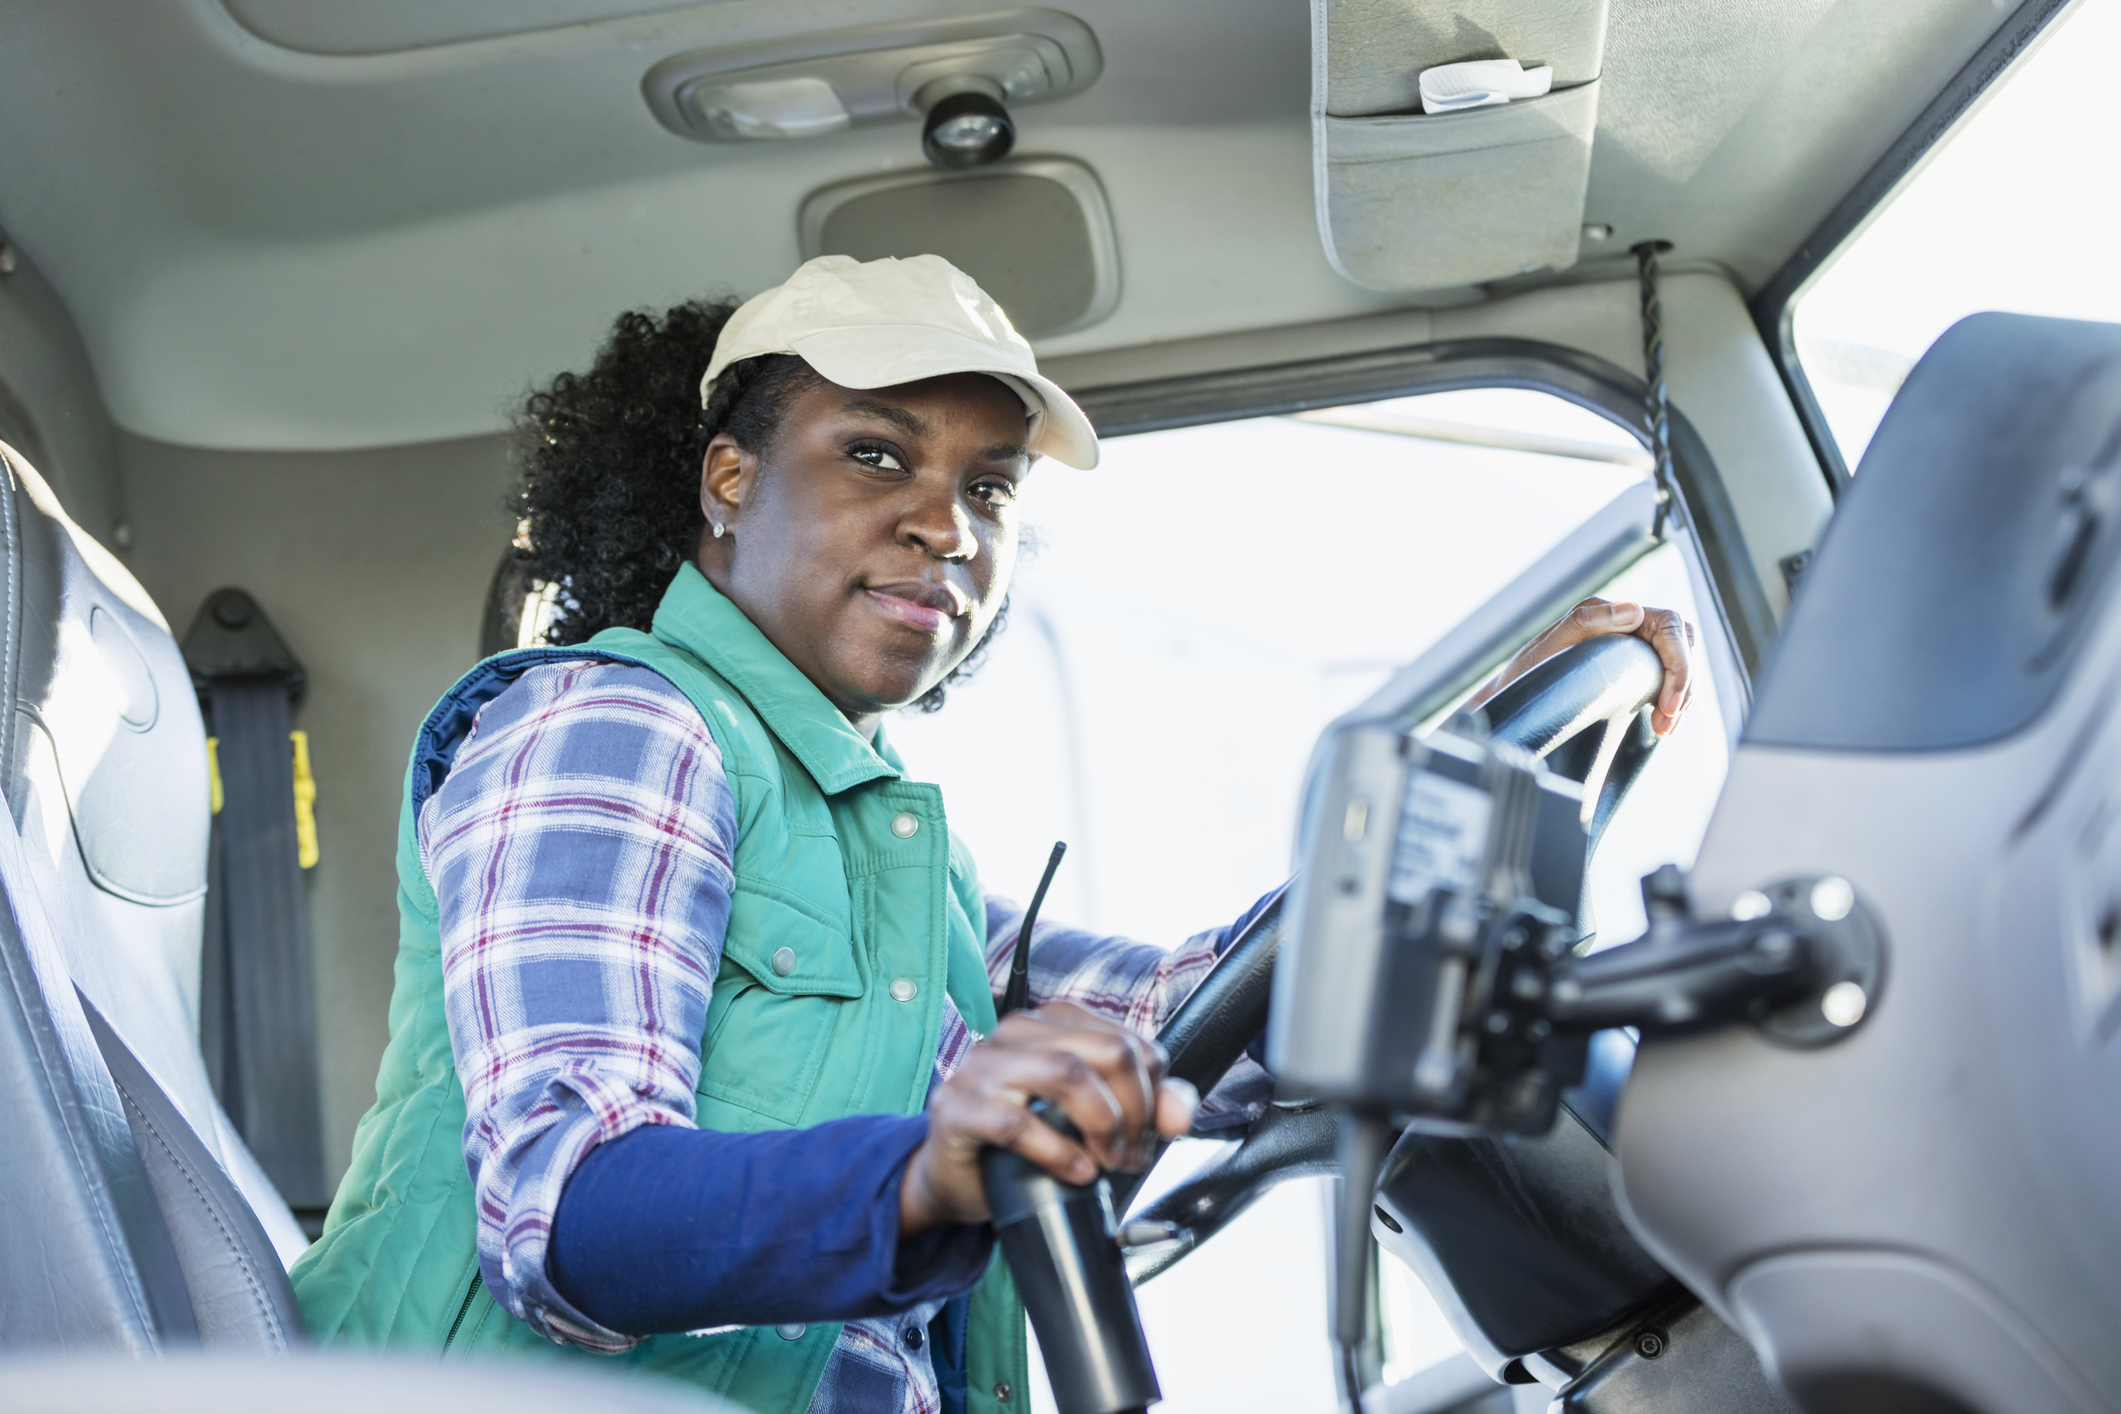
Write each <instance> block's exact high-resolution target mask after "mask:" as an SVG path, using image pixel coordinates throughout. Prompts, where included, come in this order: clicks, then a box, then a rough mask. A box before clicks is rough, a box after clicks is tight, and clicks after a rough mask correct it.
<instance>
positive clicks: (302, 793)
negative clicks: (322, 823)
mask: <svg viewBox="0 0 2121 1414" xmlns="http://www.w3.org/2000/svg"><path fill="white" fill-rule="evenodd" d="M287 739H288V740H289V741H291V742H293V743H294V744H295V858H296V860H297V861H298V862H299V863H300V864H301V866H302V867H303V868H304V869H313V868H315V867H316V864H317V778H316V777H315V776H313V775H311V774H310V773H309V733H308V732H289V733H288V734H287ZM220 798H221V786H220V778H219V776H218V775H217V776H216V777H215V783H214V799H215V801H217V802H218V801H219V800H220Z"/></svg>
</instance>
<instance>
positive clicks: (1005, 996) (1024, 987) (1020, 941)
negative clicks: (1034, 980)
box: [995, 840, 1068, 1021]
mask: <svg viewBox="0 0 2121 1414" xmlns="http://www.w3.org/2000/svg"><path fill="white" fill-rule="evenodd" d="M1067 852H1068V842H1067V841H1066V840H1055V841H1054V842H1053V853H1052V854H1050V855H1048V856H1047V857H1046V872H1045V873H1044V874H1043V875H1041V876H1040V877H1039V881H1038V891H1037V892H1036V893H1034V894H1032V895H1031V906H1030V907H1029V908H1027V909H1025V910H1024V921H1023V923H1022V925H1021V926H1019V927H1018V928H1017V930H1016V955H1015V956H1014V957H1013V958H1011V959H1010V962H1009V985H1008V986H1007V987H1005V988H1003V990H1002V1004H1001V1007H1000V1009H999V1010H998V1011H997V1012H996V1013H995V1020H997V1021H999V1020H1001V1018H1002V1017H1005V1016H1007V1015H1008V1014H1009V1013H1010V1012H1012V1011H1022V1010H1023V1009H1024V1006H1025V1004H1026V1003H1027V1002H1029V1001H1030V1000H1031V925H1032V924H1034V923H1036V922H1038V910H1039V908H1040V906H1041V905H1043V904H1044V903H1045V901H1046V890H1047V888H1048V887H1050V886H1051V885H1052V883H1053V871H1054V870H1056V869H1058V868H1060V862H1061V856H1062V855H1064V854H1066V853H1067Z"/></svg>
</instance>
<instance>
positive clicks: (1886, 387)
mask: <svg viewBox="0 0 2121 1414" xmlns="http://www.w3.org/2000/svg"><path fill="white" fill-rule="evenodd" d="M2116 46H2121V6H2115V5H2081V6H2078V7H2077V9H2076V11H2075V13H2074V14H2072V15H2069V16H2067V17H2065V18H2063V19H2061V20H2058V21H2056V22H2055V23H2053V24H2051V25H2049V26H2048V27H2047V28H2046V29H2045V30H2044V31H2043V32H2042V36H2041V42H2040V45H2039V47H2038V48H2037V49H2035V50H2034V51H2033V52H2032V53H2031V54H2030V55H2029V56H2027V57H2026V58H2024V59H2021V60H2020V61H2019V62H2018V63H2017V64H2015V65H2014V66H2013V67H2012V68H2011V70H2010V72H2009V73H2007V74H2005V75H2004V76H2003V77H2002V78H2001V79H1999V80H1998V81H1997V82H1996V83H1994V84H1991V85H1990V87H1989V89H1988V92H1987V95H1986V97H1985V99H1984V101H1983V102H1982V103H1981V104H1979V105H1977V106H1976V107H1975V108H1974V110H1973V111H1972V114H1971V116H1969V117H1968V118H1966V119H1964V120H1962V121H1961V122H1960V124H1959V125H1958V127H1957V128H1956V129H1955V130H1954V131H1953V132H1952V134H1951V135H1950V136H1948V137H1947V138H1946V139H1945V141H1944V142H1943V143H1942V144H1940V145H1939V146H1938V147H1937V148H1936V149H1933V151H1932V153H1931V155H1930V157H1929V159H1928V161H1927V163H1926V164H1925V165H1924V166H1922V167H1921V168H1919V169H1918V170H1917V172H1916V174H1915V176H1914V177H1913V178H1912V179H1911V180H1909V181H1908V182H1906V183H1904V184H1903V185H1902V187H1901V189H1900V190H1899V192H1897V193H1896V194H1895V195H1894V196H1893V197H1892V198H1891V199H1890V201H1889V203H1888V204H1887V205H1886V206H1885V207H1884V208H1883V210H1881V211H1880V212H1879V213H1878V214H1877V215H1876V216H1875V217H1874V218H1873V219H1872V220H1871V222H1870V223H1869V225H1868V226H1866V227H1865V228H1863V229H1862V230H1861V231H1860V232H1859V233H1858V234H1857V235H1856V237H1855V239H1854V240H1852V241H1851V242H1849V244H1848V245H1847V246H1846V247H1844V248H1843V249H1842V250H1841V252H1840V253H1839V254H1837V255H1836V256H1835V257H1834V259H1833V261H1832V263H1831V264H1829V265H1828V266H1827V267H1826V269H1825V272H1824V273H1823V274H1821V275H1820V276H1819V277H1818V278H1817V280H1816V281H1815V282H1814V283H1813V285H1812V287H1811V288H1810V289H1809V290H1808V291H1806V292H1805V293H1804V294H1803V295H1802V296H1801V297H1800V298H1799V300H1798V303H1797V305H1796V324H1795V333H1796V339H1797V350H1798V355H1799V358H1800V360H1801V361H1802V363H1803V366H1804V372H1805V376H1806V378H1807V380H1808V381H1809V382H1810V383H1811V385H1812V390H1813V393H1814V394H1815V395H1816V396H1817V398H1818V400H1819V406H1820V410H1821V411H1822V412H1823V413H1824V414H1825V416H1826V421H1827V425H1828V426H1829V427H1830V428H1831V429H1832V432H1833V436H1834V440H1835V442H1836V443H1837V444H1838V446H1839V447H1840V451H1841V456H1842V459H1843V461H1844V462H1846V463H1847V465H1848V467H1849V469H1850V470H1852V471H1853V470H1855V469H1856V466H1857V464H1858V463H1859V462H1860V461H1861V460H1862V457H1863V452H1864V449H1865V448H1866V447H1868V446H1869V445H1870V440H1871V434H1872V433H1873V432H1875V431H1876V430H1877V428H1878V421H1879V419H1880V418H1882V417H1884V416H1885V409H1886V405H1887V404H1888V403H1890V402H1891V401H1892V399H1893V395H1894V394H1895V393H1897V392H1898V391H1899V390H1900V384H1901V383H1902V381H1904V380H1905V379H1906V377H1907V375H1908V371H1909V370H1910V369H1912V368H1913V367H1914V366H1915V362H1916V360H1918V359H1920V358H1921V357H1922V355H1923V352H1924V351H1925V350H1927V349H1928V348H1929V346H1930V345H1931V344H1932V343H1934V342H1935V341H1936V338H1937V336H1938V335H1939V334H1942V333H1943V332H1944V331H1945V330H1946V329H1948V328H1950V327H1951V326H1952V325H1953V324H1954V323H1956V322H1957V321H1959V320H1960V319H1963V318H1965V317H1966V316H1967V315H1969V314H1973V313H1976V312H1979V311H1982V310H2006V311H2010V312H2013V313H2019V314H2045V315H2054V316H2057V317H2060V318H2065V319H2103V320H2116V319H2121V268H2117V267H2116V265H2115V263H2114V258H2113V232H2114V229H2115V227H2116V225H2117V223H2121V192H2117V191H2116V189H2115V187H2114V184H2113V183H2112V182H2110V181H2108V180H2105V178H2104V176H2103V171H2104V167H2103V164H2102V163H2100V162H2099V161H2097V160H2096V158H2097V157H2098V156H2104V155H2106V154H2109V153H2111V152H2113V151H2114V149H2115V146H2116V143H2117V142H2121V114H2117V113H2116V112H2115V110H2114V106H2113V103H2112V101H2111V98H2110V93H2111V89H2112V84H2111V78H2110V73H2109V70H2110V69H2111V64H2112V61H2111V58H2110V56H2111V55H2112V54H2113V53H2114V51H2115V48H2116ZM2088 159H2089V160H2088Z"/></svg>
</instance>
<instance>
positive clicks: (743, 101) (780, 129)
mask: <svg viewBox="0 0 2121 1414" xmlns="http://www.w3.org/2000/svg"><path fill="white" fill-rule="evenodd" d="M686 97H687V99H688V100H689V101H690V102H691V103H692V105H693V108H694V110H695V111H697V112H698V113H699V114H700V115H701V116H702V117H704V118H705V119H706V120H707V123H708V126H710V127H711V128H713V129H715V130H716V131H718V132H721V133H724V134H725V135H727V136H732V137H751V138H785V137H821V136H823V135H824V134H826V133H843V132H845V131H847V130H848V129H849V128H851V127H853V126H854V118H853V115H852V114H850V113H849V112H848V111H847V105H846V104H844V103H842V102H840V96H839V93H838V92H837V91H836V90H835V89H834V88H833V87H832V85H831V84H829V83H827V82H825V80H823V79H820V78H812V77H808V76H804V77H800V78H789V79H750V80H745V81H743V82H740V83H724V84H708V85H703V86H701V87H699V88H697V89H695V90H694V91H693V92H691V93H689V94H687V95H686Z"/></svg>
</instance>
